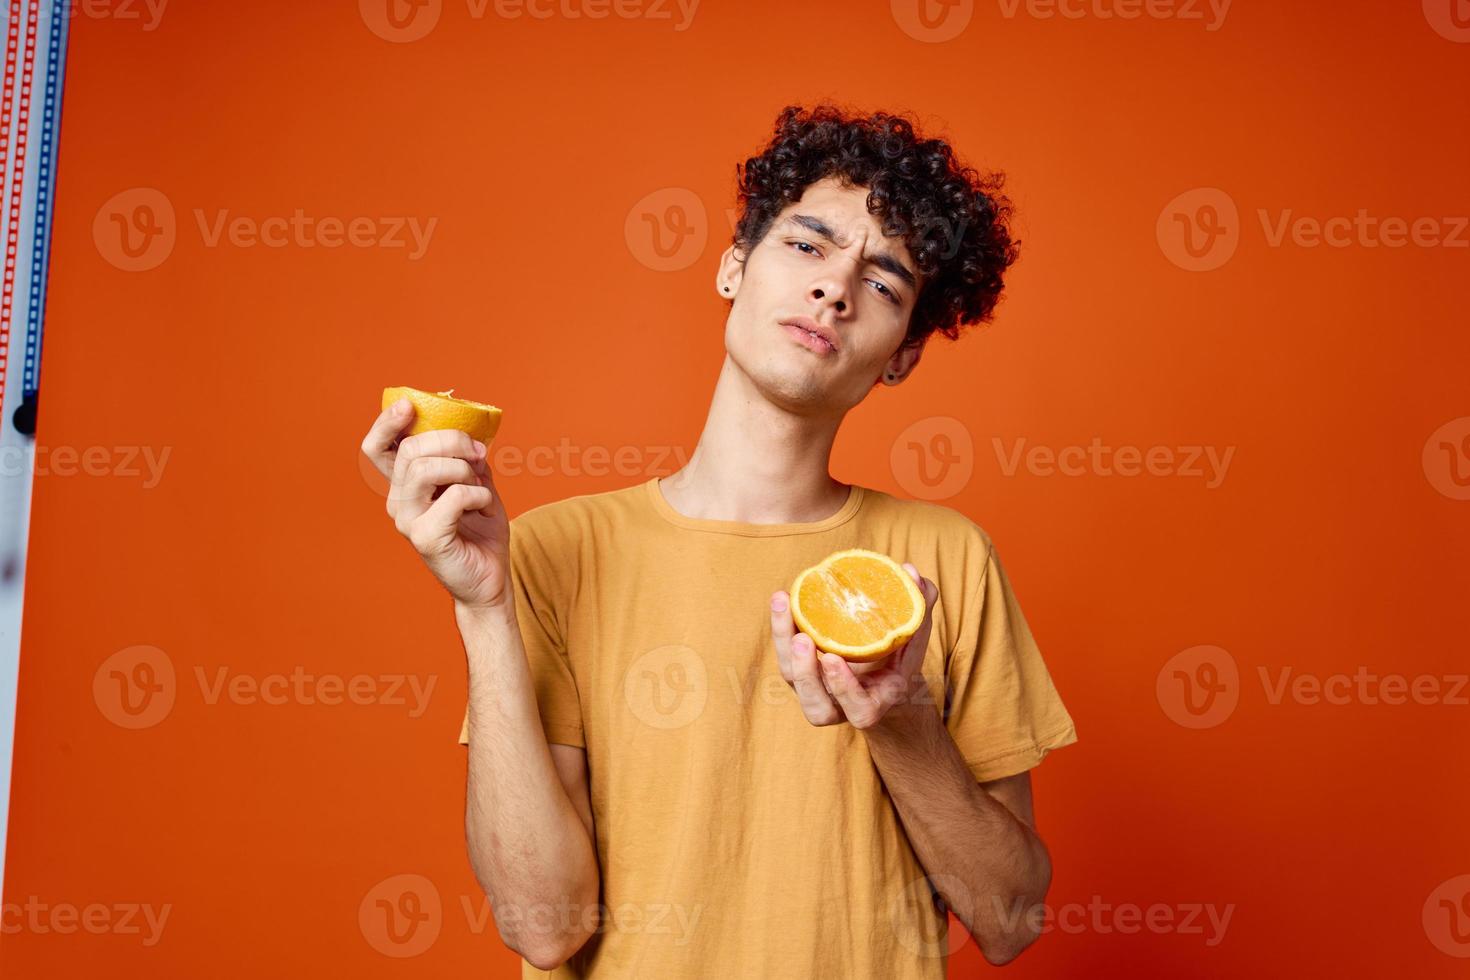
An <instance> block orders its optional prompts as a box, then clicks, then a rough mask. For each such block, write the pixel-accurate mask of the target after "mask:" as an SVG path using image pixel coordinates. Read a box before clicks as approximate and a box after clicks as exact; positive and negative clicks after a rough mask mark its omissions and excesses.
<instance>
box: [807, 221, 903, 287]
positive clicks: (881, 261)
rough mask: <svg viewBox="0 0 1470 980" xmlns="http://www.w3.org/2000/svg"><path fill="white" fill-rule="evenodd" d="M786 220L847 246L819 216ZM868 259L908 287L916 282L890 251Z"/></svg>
mask: <svg viewBox="0 0 1470 980" xmlns="http://www.w3.org/2000/svg"><path fill="white" fill-rule="evenodd" d="M786 221H787V222H788V223H790V224H796V225H801V226H802V227H803V228H805V229H807V230H808V231H810V232H811V233H812V234H814V235H817V236H818V237H820V238H825V239H826V240H827V241H829V242H831V243H832V244H833V245H836V246H837V247H838V248H846V247H847V242H845V241H842V240H841V239H839V238H838V235H837V232H835V231H833V230H832V228H831V226H830V225H828V224H827V223H826V222H825V221H823V220H822V219H821V218H814V217H812V216H811V215H809V214H793V215H790V216H789V217H787V219H786ZM868 261H870V262H872V263H873V264H874V265H876V266H877V267H878V268H880V269H882V270H883V271H884V272H887V273H889V274H890V275H893V276H897V277H898V278H899V279H901V280H903V282H904V284H905V285H907V286H908V287H909V288H910V289H912V288H913V286H914V283H915V282H916V280H915V279H914V274H913V273H912V272H910V271H909V270H908V267H907V266H906V265H904V264H903V263H902V262H900V261H899V260H898V259H897V258H895V257H894V256H893V255H892V253H889V252H883V251H878V252H874V253H873V254H872V255H870V256H868Z"/></svg>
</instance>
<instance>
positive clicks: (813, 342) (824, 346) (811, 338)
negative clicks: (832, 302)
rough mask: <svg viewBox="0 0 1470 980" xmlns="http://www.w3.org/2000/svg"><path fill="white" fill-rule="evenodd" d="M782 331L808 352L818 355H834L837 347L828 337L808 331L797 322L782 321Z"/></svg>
mask: <svg viewBox="0 0 1470 980" xmlns="http://www.w3.org/2000/svg"><path fill="white" fill-rule="evenodd" d="M781 329H782V330H785V331H786V333H787V334H789V335H790V336H791V338H792V339H793V340H795V341H796V342H797V343H799V344H801V345H802V346H803V347H805V348H806V349H807V350H810V351H813V352H815V353H818V354H834V353H836V352H837V347H836V345H835V344H833V343H832V342H831V341H830V340H828V339H827V338H826V337H824V336H822V335H821V334H820V333H818V332H817V331H815V330H808V329H807V328H806V327H804V326H802V325H801V324H800V322H799V321H797V320H783V321H781Z"/></svg>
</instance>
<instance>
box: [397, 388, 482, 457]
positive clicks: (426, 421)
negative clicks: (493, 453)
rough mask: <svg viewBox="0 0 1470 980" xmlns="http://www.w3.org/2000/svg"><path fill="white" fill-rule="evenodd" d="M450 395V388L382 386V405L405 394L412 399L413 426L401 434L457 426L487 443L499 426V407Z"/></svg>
mask: <svg viewBox="0 0 1470 980" xmlns="http://www.w3.org/2000/svg"><path fill="white" fill-rule="evenodd" d="M453 394H454V389H453V388H450V389H449V390H448V391H440V392H436V393H432V394H431V393H430V392H427V391H419V390H418V389H417V388H402V387H399V388H384V389H383V407H384V408H387V407H388V406H389V405H392V404H393V403H394V402H396V401H398V399H400V398H405V397H406V398H408V400H409V401H411V402H413V408H414V418H413V426H412V427H410V428H409V430H408V431H407V432H406V433H404V437H405V438H406V437H408V436H416V435H418V434H419V433H420V432H428V431H430V430H431V429H459V430H460V431H461V432H468V433H469V434H470V438H471V439H478V440H479V441H480V442H483V443H484V444H485V445H487V446H488V445H489V444H490V440H491V439H494V438H495V433H496V431H497V430H498V429H499V428H500V414H501V413H500V409H498V408H496V407H495V406H494V405H485V404H483V403H481V402H472V401H470V400H469V399H468V398H454V397H451V396H452V395H453Z"/></svg>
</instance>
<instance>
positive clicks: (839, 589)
mask: <svg viewBox="0 0 1470 980" xmlns="http://www.w3.org/2000/svg"><path fill="white" fill-rule="evenodd" d="M791 618H792V619H793V620H795V622H796V625H797V628H799V629H800V630H801V631H802V632H803V633H805V634H806V635H807V636H809V637H811V638H812V643H814V644H815V645H816V647H817V649H818V650H821V651H824V652H826V653H835V654H837V655H838V656H839V657H842V658H843V659H844V660H856V661H864V662H865V661H871V660H881V659H882V658H883V657H886V656H888V655H889V654H890V653H892V652H894V651H895V650H897V649H899V648H900V647H902V646H903V645H904V644H905V643H907V642H908V641H909V638H910V637H912V636H913V635H914V634H915V633H917V632H918V631H919V626H920V625H921V624H922V623H923V622H924V594H923V593H922V592H920V591H919V587H918V586H917V585H915V584H914V580H913V577H912V576H911V575H909V573H908V572H907V571H905V570H904V567H903V566H902V565H900V564H899V563H898V562H896V561H894V560H893V559H892V558H889V557H888V556H887V555H885V554H881V553H879V552H876V551H866V550H864V549H862V548H852V549H849V550H847V551H838V552H834V553H833V554H830V555H828V556H827V557H826V558H824V559H822V561H821V562H819V563H818V564H816V565H813V566H812V567H811V568H808V569H806V570H805V571H803V572H802V573H801V574H800V575H798V576H796V582H795V583H794V584H793V585H792V586H791Z"/></svg>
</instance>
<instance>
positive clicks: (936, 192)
mask: <svg viewBox="0 0 1470 980" xmlns="http://www.w3.org/2000/svg"><path fill="white" fill-rule="evenodd" d="M739 173H740V177H741V184H740V198H741V203H742V205H743V213H742V217H741V220H740V223H739V225H738V227H737V233H736V236H735V239H736V240H735V242H734V244H732V245H731V247H730V248H728V249H726V251H725V253H724V254H723V256H722V257H721V259H720V264H719V268H718V270H717V274H716V277H715V289H716V291H717V293H718V295H720V296H721V297H723V298H725V299H727V300H728V301H729V302H730V304H731V306H730V310H729V315H728V317H727V320H726V322H725V347H726V356H725V360H724V362H723V365H722V367H721V370H720V374H719V378H718V381H717V382H716V385H715V390H714V395H713V398H712V400H711V404H710V409H709V414H708V417H707V418H706V421H705V426H704V430H703V432H702V433H701V435H700V438H699V442H698V445H697V447H696V449H695V452H694V454H693V456H692V457H691V459H690V461H689V463H688V465H686V466H685V467H684V468H683V469H682V470H680V471H679V472H678V473H676V474H674V475H673V476H671V477H668V478H664V479H659V478H653V479H650V480H647V481H645V482H642V483H640V484H637V485H635V486H631V487H627V488H624V489H621V490H616V491H612V492H607V493H598V494H586V495H582V496H577V497H573V498H570V499H568V500H563V501H558V502H556V503H552V504H548V505H545V506H541V507H537V508H535V509H533V510H530V511H528V512H526V513H523V514H521V515H519V516H518V517H517V518H516V519H515V521H514V522H510V523H507V517H506V512H505V509H504V506H503V504H502V502H501V500H500V497H499V495H498V494H497V493H495V488H494V482H493V478H492V474H491V473H490V472H489V471H488V468H487V466H486V464H485V447H484V446H483V445H481V444H479V443H476V442H473V441H472V440H471V439H470V437H469V436H467V435H465V434H464V433H461V432H455V431H438V432H426V433H422V434H420V435H416V436H412V437H410V438H407V439H404V440H403V441H402V443H401V444H400V445H398V447H397V449H396V451H395V450H394V449H393V445H394V442H395V440H396V439H397V437H398V436H399V434H401V433H402V432H403V430H404V429H405V428H406V427H407V426H408V424H409V422H410V420H411V415H412V412H411V407H410V406H409V405H408V404H407V402H406V401H405V402H403V403H401V404H400V405H399V406H396V407H395V408H393V409H389V410H387V411H385V412H384V413H383V415H382V416H380V417H379V419H378V420H377V422H376V423H375V424H374V426H373V428H372V430H371V431H370V432H369V434H368V436H367V438H366V439H365V440H364V442H363V450H364V452H366V453H367V454H368V455H369V456H371V457H372V458H373V459H374V460H375V462H376V463H377V464H378V466H379V467H380V468H381V469H382V470H383V472H384V473H385V474H388V475H390V476H391V479H392V484H393V486H392V490H391V492H390V497H389V502H388V510H389V513H390V514H392V515H393V517H394V521H395V525H396V527H397V528H398V530H399V531H400V532H402V533H403V534H404V535H405V536H407V537H408V538H409V540H410V541H411V542H412V543H413V544H414V546H415V548H416V550H417V551H418V552H419V554H420V555H421V556H422V557H423V559H424V560H425V562H426V563H427V564H428V566H429V568H430V569H431V570H432V571H433V573H434V574H435V575H436V577H438V579H439V580H440V581H441V582H442V583H443V584H444V585H445V587H446V588H447V589H448V590H449V591H450V593H451V594H452V595H453V597H454V600H455V615H456V620H457V623H458V625H459V628H460V631H461V635H462V636H463V639H464V644H465V650H466V655H467V657H468V661H469V704H468V709H467V712H466V717H465V724H464V728H463V730H462V732H461V735H460V741H461V743H463V744H467V745H468V746H469V764H468V768H469V771H468V790H467V797H468V799H467V805H466V818H465V819H466V836H467V839H468V848H469V855H470V861H471V864H472V866H473V868H474V870H475V874H476V876H477V878H478V880H479V881H480V883H481V884H482V885H483V887H484V888H485V891H486V893H487V895H489V897H490V899H491V902H492V907H493V909H494V911H495V917H496V924H497V927H498V928H499V930H500V933H501V936H502V938H503V940H504V941H505V942H506V943H507V945H509V946H510V947H511V948H513V949H515V950H516V951H517V952H519V953H520V954H521V955H522V956H523V957H524V959H525V960H526V961H527V962H526V963H525V964H524V965H523V975H525V976H544V975H547V974H544V973H542V972H541V971H543V970H544V971H550V975H551V976H555V977H657V978H661V980H662V978H671V977H694V978H703V977H709V976H716V977H738V978H744V977H762V978H773V977H884V978H939V977H943V976H944V974H945V953H946V951H947V947H946V944H945V942H944V941H943V931H944V927H945V923H946V911H945V910H946V908H948V909H952V910H953V911H954V913H955V915H956V917H957V918H959V919H960V921H961V922H962V923H963V924H964V925H965V926H966V927H967V928H968V929H969V930H970V932H971V934H972V935H973V936H974V937H975V938H976V940H977V941H978V943H979V945H980V947H981V950H982V952H983V953H984V955H985V957H986V958H987V959H988V960H989V961H991V962H992V963H997V964H999V963H1004V962H1007V961H1009V960H1010V959H1012V958H1014V957H1015V956H1016V955H1017V954H1019V953H1020V951H1021V950H1022V949H1024V948H1025V947H1026V945H1028V944H1029V943H1030V942H1031V941H1032V940H1034V939H1035V937H1036V926H1037V924H1038V919H1037V918H1036V917H1035V916H1034V915H1032V914H1028V910H1030V909H1032V908H1033V907H1034V906H1035V905H1036V904H1038V903H1040V902H1041V901H1042V899H1043V897H1044V896H1045V894H1046V891H1047V888H1048V885H1049V883H1050V880H1051V865H1050V860H1049V857H1048V853H1047V850H1046V848H1045V846H1044V845H1043V844H1042V842H1041V840H1040V838H1039V837H1038V836H1037V833H1036V830H1035V821H1034V817H1033V810H1032V797H1031V783H1030V775H1029V770H1030V769H1031V768H1033V767H1034V766H1036V764H1037V763H1039V762H1040V761H1041V759H1042V757H1043V756H1044V755H1045V754H1046V753H1047V752H1048V751H1050V750H1051V749H1055V748H1058V747H1060V746H1063V745H1067V744H1069V743H1071V742H1073V741H1075V740H1076V734H1075V731H1074V728H1073V724H1072V720H1071V718H1070V717H1069V716H1068V713H1067V711H1066V709H1065V707H1064V706H1063V704H1062V702H1061V700H1060V698H1059V697H1058V696H1057V692H1056V690H1055V688H1054V687H1053V685H1052V682H1051V679H1050V677H1049V675H1048V673H1047V670H1046V667H1045V665H1044V663H1043V662H1042V659H1041V655H1040V653H1039V651H1038V650H1037V647H1036V644H1035V642H1034V641H1033V639H1032V636H1031V633H1030V631H1029V629H1028V627H1027V624H1026V621H1025V619H1024V618H1023V616H1022V614H1021V610H1020V608H1019V606H1018V604H1017V602H1016V599H1015V596H1014V594H1013V592H1012V591H1011V589H1010V585H1009V582H1008V580H1007V578H1006V575H1005V572H1004V570H1003V569H1002V567H1001V565H1000V563H999V560H998V558H997V557H996V554H995V550H994V548H993V547H992V546H991V542H990V539H989V537H988V535H987V534H986V533H985V532H984V531H983V530H982V529H981V528H980V527H979V526H978V525H976V524H975V523H973V522H972V521H970V520H969V519H968V518H966V517H965V516H963V515H961V514H959V513H957V512H955V511H953V510H950V509H948V508H945V507H942V506H939V505H937V504H933V503H927V502H917V501H908V500H902V499H899V498H896V497H893V496H890V495H889V494H886V493H883V492H881V491H877V490H873V489H868V488H864V487H861V486H856V485H848V484H844V483H842V482H840V481H837V480H835V479H833V478H832V477H831V476H830V475H829V473H828V461H829V458H830V454H831V449H832V444H833V441H834V439H835V438H836V435H837V429H838V426H839V425H840V424H841V422H842V419H843V418H844V416H845V415H846V413H847V412H848V411H849V410H850V409H852V408H853V406H855V405H857V404H858V403H859V402H860V401H861V400H862V399H863V398H864V397H865V396H866V395H867V393H868V392H869V391H871V390H872V388H873V387H875V385H877V384H883V385H897V384H901V383H903V382H904V381H905V380H906V379H907V378H908V377H909V375H910V374H911V373H912V372H913V371H914V369H915V367H916V365H917V364H918V363H919V358H920V355H921V353H922V351H923V348H924V345H925V342H926V341H927V339H928V337H929V336H930V335H932V334H933V333H935V332H942V333H945V335H946V336H948V337H950V338H951V339H953V338H954V337H955V336H956V333H957V326H958V325H959V324H961V323H974V322H978V321H981V320H985V319H988V318H989V316H990V314H991V311H992V310H993V308H994V306H995V303H996V301H997V300H998V298H999V295H1000V291H1001V277H1002V273H1003V272H1004V270H1005V268H1006V267H1007V266H1008V265H1009V264H1010V263H1011V262H1012V261H1013V260H1014V256H1015V243H1013V242H1012V241H1011V239H1010V237H1009V232H1008V229H1007V227H1006V219H1007V217H1008V215H1009V206H1008V202H1007V201H1006V199H1005V198H1004V197H1003V196H1001V195H1000V193H999V189H998V188H999V182H998V180H996V179H995V178H985V179H982V178H980V177H978V176H977V175H976V174H975V172H974V171H973V170H968V169H965V168H961V167H960V166H959V165H958V164H957V163H955V161H954V158H953V156H952V154H951V151H950V148H949V147H948V146H947V145H946V144H945V143H943V142H941V141H938V140H922V139H920V138H918V137H917V136H916V135H915V133H914V132H913V127H912V124H911V123H909V122H908V121H907V120H905V119H903V118H902V117H895V116H891V115H888V114H884V113H877V114H874V115H872V116H870V117H867V118H849V117H848V116H846V115H844V114H843V113H842V112H841V111H839V110H837V109H835V108H833V107H828V106H822V107H818V108H817V109H815V110H812V111H810V112H805V111H802V110H800V109H798V108H796V107H792V108H788V109H786V110H784V111H783V113H782V114H781V116H780V118H779V119H778V120H777V124H776V133H775V138H774V139H773V141H772V142H771V144H770V145H769V146H768V147H767V148H766V150H765V151H764V152H763V153H762V154H761V155H760V156H758V157H754V158H751V159H750V160H748V161H746V163H745V165H744V167H743V168H740V169H739ZM441 488H442V491H441ZM852 547H862V548H868V549H872V550H876V551H881V552H883V553H886V554H889V555H892V556H894V557H895V558H897V559H898V560H899V561H901V562H904V563H905V567H906V569H907V570H908V571H909V573H910V574H911V575H913V576H914V578H915V581H916V583H918V584H919V586H920V588H921V590H922V591H923V594H924V598H925V601H926V603H927V607H928V608H927V611H926V615H925V619H924V623H923V626H922V627H921V628H920V630H919V632H918V633H917V634H916V635H915V636H914V638H913V639H912V640H910V641H909V643H908V644H907V645H906V646H905V647H904V648H903V649H901V650H899V651H897V652H895V653H894V654H892V655H890V656H889V657H888V658H886V659H885V660H884V661H882V662H880V663H879V664H877V665H871V669H865V667H864V666H858V669H857V670H854V665H849V664H848V663H846V662H845V661H843V660H841V659H840V658H837V657H834V656H832V655H830V654H824V655H821V656H820V657H819V656H817V654H816V651H814V649H813V647H812V643H811V641H810V639H809V638H808V637H806V636H804V635H801V634H800V633H798V632H797V631H795V630H794V628H793V625H792V616H791V611H790V597H789V596H788V595H787V593H786V592H785V591H784V590H785V587H786V586H787V585H789V583H790V582H791V581H792V580H793V579H794V578H795V576H796V573H797V572H799V571H800V570H801V569H803V568H805V567H807V566H809V565H812V564H815V563H816V562H818V561H819V560H821V559H822V558H824V557H826V556H827V555H828V554H830V553H831V552H833V551H837V550H839V549H844V548H852ZM920 573H922V574H920Z"/></svg>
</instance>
